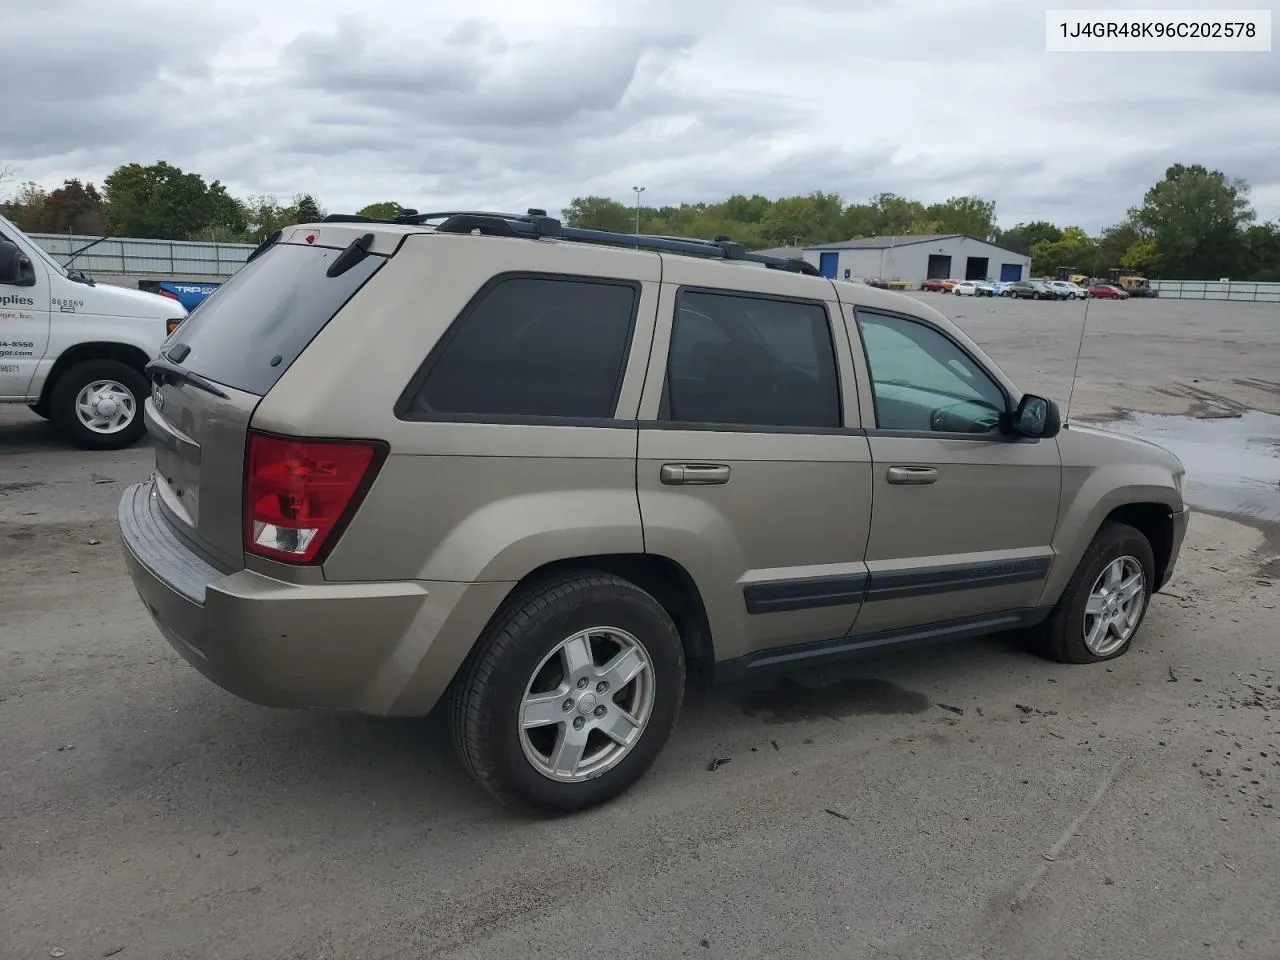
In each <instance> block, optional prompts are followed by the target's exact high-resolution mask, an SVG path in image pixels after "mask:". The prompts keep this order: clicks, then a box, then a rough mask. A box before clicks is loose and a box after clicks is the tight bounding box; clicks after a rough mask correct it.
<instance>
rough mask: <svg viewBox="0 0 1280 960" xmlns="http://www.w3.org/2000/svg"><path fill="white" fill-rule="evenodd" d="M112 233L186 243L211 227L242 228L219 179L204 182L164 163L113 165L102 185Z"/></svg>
mask: <svg viewBox="0 0 1280 960" xmlns="http://www.w3.org/2000/svg"><path fill="white" fill-rule="evenodd" d="M104 186H105V187H106V191H107V204H106V219H107V226H108V227H109V229H110V231H111V233H113V234H115V235H116V236H124V237H148V238H154V239H160V240H185V239H187V238H189V237H192V236H196V235H198V234H199V233H200V232H201V231H204V230H207V229H209V228H210V227H227V228H228V229H232V230H235V229H236V228H240V229H241V230H243V229H244V226H245V223H244V220H243V217H242V209H241V207H240V206H239V204H237V203H236V202H235V200H234V198H232V197H231V196H230V195H229V194H228V193H227V190H226V188H225V187H224V186H223V185H222V184H221V183H219V182H218V181H216V180H215V181H213V183H205V180H204V177H202V176H200V174H198V173H186V172H184V171H183V170H181V169H180V168H178V167H175V166H173V165H171V164H169V163H166V162H165V161H163V160H162V161H160V162H159V163H154V164H151V165H150V166H143V165H142V164H139V163H128V164H125V165H124V166H121V167H117V168H116V169H115V170H113V171H112V172H111V174H110V176H108V177H107V179H106V180H105V181H104Z"/></svg>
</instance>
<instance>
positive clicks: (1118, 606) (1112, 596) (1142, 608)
mask: <svg viewBox="0 0 1280 960" xmlns="http://www.w3.org/2000/svg"><path fill="white" fill-rule="evenodd" d="M1113 574H1118V576H1112V575H1113ZM1138 576H1140V578H1141V579H1140V580H1139V581H1134V577H1138ZM1108 578H1110V579H1111V580H1114V581H1115V582H1114V583H1108ZM1126 583H1128V584H1131V586H1129V587H1126V586H1124V585H1125V584H1126ZM1154 587H1155V556H1154V554H1153V553H1152V551H1151V544H1150V543H1149V542H1148V541H1147V538H1146V537H1145V536H1143V535H1142V533H1141V532H1140V531H1138V530H1137V529H1135V528H1134V527H1131V526H1129V525H1128V524H1126V523H1114V522H1109V523H1106V524H1104V525H1103V527H1102V529H1101V530H1099V531H1098V533H1097V535H1096V536H1094V538H1093V541H1092V542H1091V543H1090V544H1089V546H1088V548H1087V549H1086V550H1085V552H1084V556H1083V557H1081V558H1080V565H1079V566H1078V567H1076V571H1075V573H1073V574H1072V575H1071V579H1070V580H1069V581H1068V582H1067V586H1066V588H1065V589H1064V590H1063V591H1062V596H1061V597H1059V599H1058V602H1057V604H1056V605H1055V606H1054V608H1053V612H1052V613H1050V614H1049V617H1048V619H1047V620H1045V622H1044V623H1043V624H1041V625H1040V626H1039V627H1037V628H1035V629H1034V630H1032V631H1030V633H1029V634H1028V636H1027V639H1028V641H1029V643H1030V646H1031V647H1032V649H1034V650H1035V651H1036V652H1037V653H1039V654H1040V655H1042V656H1044V657H1047V658H1048V659H1050V660H1056V661H1057V662H1059V663H1098V662H1100V661H1103V660H1114V659H1115V658H1116V657H1119V656H1122V655H1123V654H1124V653H1126V652H1127V651H1128V649H1129V647H1130V645H1131V644H1132V642H1133V638H1134V637H1135V636H1137V633H1138V630H1139V629H1140V628H1141V627H1142V621H1143V620H1144V619H1145V618H1146V615H1147V608H1148V606H1149V605H1150V603H1151V593H1152V590H1153V589H1154ZM1134 590H1136V593H1134V592H1133V591H1134ZM1126 594H1131V595H1132V596H1131V599H1130V600H1128V601H1126V600H1125V599H1124V597H1125V596H1126ZM1092 611H1098V612H1096V613H1095V612H1092ZM1126 613H1127V614H1128V616H1127V617H1126V616H1125V615H1126ZM1100 617H1103V618H1107V619H1110V620H1111V621H1112V625H1111V626H1105V625H1104V626H1105V629H1101V630H1100V633H1099V632H1092V631H1091V629H1090V628H1091V627H1094V628H1097V627H1098V621H1099V618H1100ZM1118 624H1122V625H1123V629H1120V628H1119V627H1118V626H1117V625H1118Z"/></svg>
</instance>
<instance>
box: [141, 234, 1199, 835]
mask: <svg viewBox="0 0 1280 960" xmlns="http://www.w3.org/2000/svg"><path fill="white" fill-rule="evenodd" d="M432 220H436V221H439V222H438V223H437V224H436V225H435V226H434V227H431V226H429V225H428V223H429V222H430V221H432ZM149 371H150V375H151V377H152V380H153V385H154V386H153V392H152V396H151V398H150V400H149V401H148V402H147V404H146V420H147V425H148V429H149V431H150V433H151V435H152V437H153V438H154V442H155V445H156V470H155V474H154V476H153V477H152V478H151V479H150V480H148V481H147V482H146V483H143V484H140V485H138V486H135V487H132V488H131V489H129V490H128V492H127V493H126V494H125V496H124V498H123V500H122V501H121V504H120V513H119V520H120V530H121V535H122V537H123V541H124V546H125V555H126V558H127V561H128V566H129V570H130V573H131V575H132V577H133V581H134V583H135V585H136V587H137V590H138V593H139V594H140V596H141V597H142V599H143V601H144V602H145V603H146V605H147V607H148V609H149V610H150V611H151V614H152V615H153V616H154V618H155V620H156V622H157V624H158V625H159V627H160V629H161V631H163V633H164V635H165V636H166V637H167V638H168V639H169V640H170V642H171V643H172V644H173V646H174V647H175V648H176V649H177V650H178V652H179V653H181V654H182V656H183V657H185V658H186V659H187V660H188V661H189V662H190V663H191V664H192V665H193V666H194V667H195V668H196V669H198V670H199V671H200V672H202V673H203V674H205V675H206V676H207V677H209V678H210V679H212V680H213V681H214V682H215V683H217V684H219V685H220V686H222V687H224V688H226V689H227V690H229V691H231V692H233V693H235V694H237V695H239V696H241V697H243V698H245V699H248V700H251V701H254V702H256V703H260V704H269V705H276V706H284V707H318V708H328V709H333V710H349V711H359V712H362V713H369V714H386V715H390V714H396V715H406V714H426V713H427V712H428V711H430V710H431V709H432V708H433V707H434V706H435V705H436V703H437V701H438V700H440V699H441V698H442V697H443V698H446V699H447V701H448V711H449V718H450V723H451V726H452V730H453V734H454V738H455V741H456V744H457V748H458V752H459V754H460V755H461V758H462V760H463V762H464V763H465V765H466V767H467V769H468V770H469V771H470V773H471V774H472V775H473V776H474V778H475V779H476V780H478V781H479V782H480V783H481V784H483V785H484V786H485V787H486V788H487V789H488V790H489V791H491V792H492V793H493V794H494V795H496V796H497V797H499V798H501V799H503V800H505V801H508V802H513V803H515V804H518V805H522V806H524V807H527V808H533V809H535V810H540V811H546V812H563V811H569V810H573V809H579V808H583V807H586V806H589V805H592V804H595V803H599V802H601V801H604V800H606V799H608V798H611V797H613V796H616V795H617V794H619V793H621V792H622V791H623V790H625V789H626V788H627V787H628V786H629V785H630V784H632V783H633V782H635V781H636V780H637V779H638V778H639V777H640V776H641V775H642V774H643V773H644V771H645V770H646V769H647V768H648V767H649V765H650V764H651V763H652V762H653V760H654V758H655V757H656V755H657V754H658V752H659V751H660V750H661V748H662V746H663V745H664V743H665V742H666V740H667V738H668V736H669V735H670V733H671V730H672V727H673V725H674V724H675V722H676V716H677V714H678V713H679V710H680V704H681V700H682V697H683V695H684V690H685V685H686V683H687V682H695V681H696V682H705V681H708V680H721V679H733V678H741V677H743V676H756V675H760V674H761V673H763V672H764V671H767V670H769V669H771V668H772V669H776V668H785V667H799V666H804V665H809V664H816V663H820V662H822V661H824V660H828V659H831V658H839V657H844V656H849V655H852V654H856V653H859V652H862V651H867V650H872V649H883V648H886V647H889V646H896V645H900V644H910V643H919V642H925V641H932V640H938V639H944V638H963V637H973V636H976V635H980V634H987V633H991V632H993V631H999V630H1013V629H1018V630H1022V631H1024V632H1025V633H1026V634H1028V635H1029V637H1030V638H1031V639H1032V640H1034V642H1035V643H1036V644H1038V646H1039V649H1041V650H1042V651H1043V652H1044V653H1045V654H1046V655H1048V656H1050V657H1052V658H1054V659H1056V660H1060V661H1068V662H1072V663H1088V662H1094V661H1099V660H1106V659H1109V658H1111V657H1116V656H1119V655H1120V654H1121V653H1123V652H1124V651H1125V650H1126V649H1127V647H1128V646H1129V643H1130V641H1131V640H1132V638H1133V635H1134V632H1135V631H1136V630H1137V629H1138V626H1139V624H1140V623H1141V621H1142V617H1143V614H1144V613H1145V611H1146V608H1147V603H1148V600H1149V598H1150V596H1151V594H1152V592H1153V591H1156V590H1159V589H1160V588H1161V587H1162V586H1163V585H1164V584H1165V583H1166V581H1167V580H1168V579H1169V576H1170V572H1171V570H1172V568H1173V565H1174V562H1175V560H1176V559H1177V555H1178V551H1179V547H1180V546H1181V543H1182V538H1183V533H1184V530H1185V528H1186V517H1187V513H1186V509H1185V507H1184V505H1183V497H1182V482H1183V468H1182V465H1181V464H1180V463H1179V462H1178V460H1177V459H1176V458H1175V457H1173V456H1172V455H1171V454H1169V453H1167V452H1166V451H1164V450H1163V449H1161V448H1159V447H1156V446H1153V445H1151V444H1148V443H1143V442H1140V441H1135V440H1131V439H1126V438H1122V437H1119V436H1114V435H1109V434H1105V433H1102V432H1100V431H1097V430H1091V429H1087V428H1084V427H1080V426H1077V425H1074V424H1072V425H1070V426H1068V427H1065V428H1061V430H1060V426H1061V425H1060V419H1059V413H1058V410H1057V407H1056V406H1055V405H1054V404H1053V403H1052V402H1050V401H1048V400H1046V399H1043V398H1041V397H1037V396H1032V395H1023V394H1022V393H1021V391H1019V390H1018V388H1017V387H1016V386H1015V385H1014V384H1013V383H1012V382H1010V380H1009V379H1008V378H1007V377H1006V376H1005V375H1004V374H1003V373H1001V371H1000V370H999V368H998V367H997V366H996V365H995V364H994V363H993V362H992V361H991V359H990V358H989V357H987V356H986V354H985V353H983V351H982V350H980V349H979V348H978V347H977V346H976V345H975V344H974V343H973V342H972V341H971V340H970V339H969V338H968V337H966V336H965V335H964V334H963V333H962V332H961V331H960V330H959V329H958V328H957V327H956V326H955V325H954V324H952V323H951V322H950V321H948V320H947V319H946V318H945V317H943V316H942V315H941V314H940V313H938V311H936V310H934V309H931V308H930V307H928V306H925V305H923V304H921V303H919V302H918V301H916V300H914V299H911V298H909V297H906V296H903V295H900V294H895V293H890V292H888V291H883V290H877V289H875V288H873V287H869V286H866V285H862V284H855V283H846V282H840V281H833V280H828V279H825V278H823V277H820V276H817V275H816V271H815V270H814V269H813V268H812V267H811V266H809V265H807V264H804V263H800V262H798V261H787V260H775V259H770V258H767V257H764V256H760V255H754V254H748V253H745V251H743V249H742V248H741V246H739V245H736V244H733V243H730V242H728V241H723V240H720V241H678V240H672V239H669V238H659V237H635V236H629V235H619V234H608V233H601V232H597V231H591V230H580V229H572V228H569V227H562V226H561V224H560V223H559V221H557V220H555V219H553V218H550V217H546V216H545V215H544V214H543V213H542V212H541V211H530V213H529V214H528V215H521V216H516V215H506V214H450V215H446V214H423V215H420V216H410V215H403V216H401V217H399V218H397V220H396V221H395V222H387V221H373V220H368V219H365V218H359V217H331V218H329V219H328V220H326V221H324V222H322V223H318V224H310V225H304V226H299V227H294V228H289V229H287V230H286V231H284V233H283V235H280V234H277V235H275V236H273V237H272V238H270V239H269V240H268V242H267V243H265V244H264V245H263V246H262V247H260V248H259V249H258V250H257V251H255V254H254V256H253V257H252V258H251V261H250V262H249V263H248V264H247V265H246V266H245V267H244V268H243V269H242V270H241V271H240V272H239V273H237V274H236V275H235V276H234V277H233V278H232V279H231V280H230V281H229V282H228V283H227V284H226V285H225V286H223V287H222V288H221V289H220V290H219V291H218V292H217V293H216V294H215V295H214V296H213V297H212V298H211V299H209V300H208V301H207V302H206V303H205V304H204V305H203V306H202V307H201V308H200V309H199V310H198V311H196V312H195V313H193V315H192V316H191V318H190V319H188V320H187V321H186V322H184V323H183V324H182V326H180V327H179V328H178V329H177V331H176V332H175V333H174V334H173V335H172V336H171V337H170V338H169V340H168V341H167V342H166V343H165V345H164V348H163V350H162V352H161V355H160V358H159V359H157V360H156V361H154V362H153V363H152V365H151V367H150V368H149Z"/></svg>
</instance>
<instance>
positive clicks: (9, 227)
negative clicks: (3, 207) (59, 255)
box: [0, 216, 67, 277]
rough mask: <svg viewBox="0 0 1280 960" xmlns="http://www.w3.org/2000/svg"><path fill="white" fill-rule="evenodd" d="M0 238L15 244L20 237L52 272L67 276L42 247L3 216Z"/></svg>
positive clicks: (0, 224)
mask: <svg viewBox="0 0 1280 960" xmlns="http://www.w3.org/2000/svg"><path fill="white" fill-rule="evenodd" d="M0 237H2V238H3V239H5V240H10V241H13V242H15V243H16V242H17V238H18V237H22V238H23V239H24V240H26V241H27V245H28V246H29V247H31V249H33V250H34V251H35V252H36V256H38V257H39V258H40V259H41V260H43V261H44V262H45V263H47V264H48V265H49V266H50V268H52V269H53V270H56V271H57V272H58V273H59V274H61V275H62V276H64V277H65V276H66V275H67V268H66V267H64V266H63V265H62V264H60V263H59V262H58V261H57V260H55V259H53V257H52V256H51V255H50V254H49V252H48V251H47V250H45V249H44V247H42V246H40V244H38V243H36V242H35V241H34V240H32V239H31V238H30V237H28V236H27V235H26V234H25V233H23V232H22V231H21V230H19V229H18V228H17V227H16V226H15V225H14V224H13V222H12V221H10V220H9V219H8V218H6V217H4V216H0Z"/></svg>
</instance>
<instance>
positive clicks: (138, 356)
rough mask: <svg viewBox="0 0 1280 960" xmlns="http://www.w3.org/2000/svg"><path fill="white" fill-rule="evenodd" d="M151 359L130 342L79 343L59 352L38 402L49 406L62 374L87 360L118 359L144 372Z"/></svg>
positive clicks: (45, 380) (45, 379)
mask: <svg viewBox="0 0 1280 960" xmlns="http://www.w3.org/2000/svg"><path fill="white" fill-rule="evenodd" d="M150 359H151V358H150V357H148V356H147V354H146V352H145V351H143V350H142V349H141V348H139V347H136V346H134V345H133V344H129V343H119V342H116V341H112V340H103V341H90V342H88V343H77V344H75V345H74V346H70V347H68V348H67V349H66V350H63V351H62V353H60V354H58V359H57V360H55V361H54V363H53V367H52V368H51V369H50V370H49V373H48V375H47V376H46V377H45V378H44V385H43V386H42V387H41V389H40V399H39V400H37V401H36V403H37V404H38V405H45V406H47V405H48V403H49V398H50V396H52V394H53V390H54V386H55V385H56V384H57V382H58V380H59V379H60V378H61V377H62V375H63V374H64V373H66V372H67V371H68V370H70V369H71V368H72V367H75V366H77V365H79V364H81V363H84V362H86V361H89V360H117V361H119V362H120V363H123V364H126V365H127V366H130V367H132V368H133V369H135V370H137V371H138V372H139V373H142V371H143V369H144V368H145V367H146V365H147V363H148V362H149V361H150Z"/></svg>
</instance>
